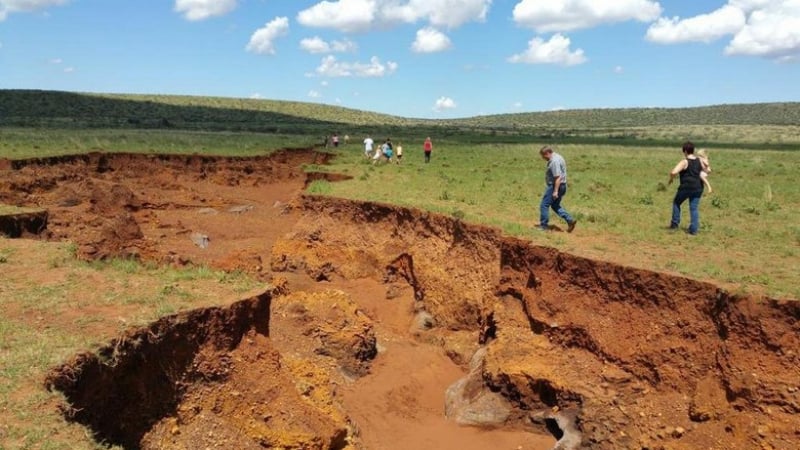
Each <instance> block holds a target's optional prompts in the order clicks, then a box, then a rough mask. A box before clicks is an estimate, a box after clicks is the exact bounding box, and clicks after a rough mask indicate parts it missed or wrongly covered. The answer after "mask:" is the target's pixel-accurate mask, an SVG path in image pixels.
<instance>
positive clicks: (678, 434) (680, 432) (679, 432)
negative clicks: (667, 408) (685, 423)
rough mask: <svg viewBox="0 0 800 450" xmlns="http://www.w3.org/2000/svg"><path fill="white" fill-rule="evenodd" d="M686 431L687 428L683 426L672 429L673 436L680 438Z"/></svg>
mask: <svg viewBox="0 0 800 450" xmlns="http://www.w3.org/2000/svg"><path fill="white" fill-rule="evenodd" d="M685 433H686V430H685V429H684V428H683V427H677V428H675V429H674V430H673V431H672V437H675V438H679V437H681V436H683V435H684V434H685Z"/></svg>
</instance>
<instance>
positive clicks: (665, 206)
mask: <svg viewBox="0 0 800 450" xmlns="http://www.w3.org/2000/svg"><path fill="white" fill-rule="evenodd" d="M421 145H422V141H421V139H417V141H416V142H415V141H408V140H407V141H406V145H405V146H404V150H405V152H404V153H405V154H406V156H405V158H404V160H403V163H402V164H401V165H399V166H397V165H378V166H373V165H372V164H370V163H369V162H368V161H366V160H365V159H364V158H363V156H361V154H360V152H359V151H357V150H356V149H348V150H343V151H340V152H339V153H340V154H341V157H340V158H337V159H336V160H334V162H333V164H332V165H331V166H328V167H318V168H315V169H318V170H326V171H333V172H341V173H346V174H348V175H351V176H352V177H353V179H352V180H350V181H346V182H339V183H329V182H325V181H317V182H315V183H314V184H312V185H311V186H310V188H309V190H310V191H311V192H314V193H319V194H324V195H333V196H338V197H346V198H354V199H360V200H369V201H379V202H387V203H396V204H400V205H404V206H413V207H419V208H424V209H428V210H433V211H437V212H441V213H443V214H447V215H451V216H453V217H457V218H463V219H464V220H466V221H469V222H476V223H483V224H487V225H491V226H494V227H498V228H500V229H502V230H503V231H504V232H506V233H508V234H511V235H515V236H521V237H525V238H528V239H531V240H533V241H534V242H536V243H540V244H543V245H550V246H554V247H557V248H559V249H562V250H565V251H568V252H573V253H576V254H579V255H583V256H587V257H592V258H598V259H602V260H610V261H614V262H617V263H621V264H624V265H630V266H634V267H640V268H645V269H652V270H657V271H667V272H672V273H680V274H683V275H686V276H690V277H692V278H697V279H702V280H708V281H713V282H716V283H719V284H722V285H724V286H726V287H727V288H729V289H732V290H734V291H737V292H752V293H762V294H764V293H766V294H768V295H771V296H778V297H792V298H800V285H798V283H797V281H798V279H797V267H798V265H797V262H798V260H799V259H798V258H799V257H800V189H798V187H797V185H796V182H795V174H796V173H798V171H800V152H778V151H747V150H731V149H717V150H713V151H712V152H711V160H712V166H713V169H714V172H713V174H712V175H711V177H710V180H711V182H712V186H713V187H714V192H713V193H712V194H706V195H705V196H704V197H703V199H702V201H701V205H700V211H701V223H702V225H701V229H700V235H698V236H695V237H691V236H688V235H686V234H685V233H683V232H679V233H675V232H669V231H668V230H666V227H667V225H668V224H669V220H670V214H671V202H672V198H673V196H674V194H675V190H676V186H675V185H672V186H667V181H668V175H667V174H668V172H669V171H670V170H671V169H672V167H674V165H675V164H676V163H677V162H678V161H679V160H680V159H681V157H682V153H681V151H680V148H679V146H678V144H676V145H675V147H673V148H631V147H613V146H602V147H599V146H587V145H564V146H557V147H556V151H558V152H560V153H561V154H562V155H564V156H565V158H566V159H567V162H568V168H569V192H568V194H567V196H566V198H565V200H564V205H565V206H566V207H567V209H568V210H569V211H570V212H571V213H573V215H575V216H576V217H577V218H578V220H579V225H578V227H577V230H576V232H575V233H573V234H566V233H544V234H543V233H540V232H536V231H534V230H533V228H534V226H535V224H536V223H537V222H538V216H539V213H538V204H539V199H540V196H541V193H542V191H543V188H544V186H543V185H544V181H543V180H544V175H543V173H544V162H543V161H542V160H541V159H540V158H539V156H538V153H537V151H538V149H539V148H540V147H541V143H537V142H531V143H530V144H526V145H469V144H462V145H459V144H456V143H448V142H444V143H435V150H434V153H433V158H432V162H431V163H430V164H424V163H423V158H422V151H421ZM687 208H688V205H684V215H683V219H684V223H683V227H684V228H685V226H687V225H688V210H687ZM558 222H559V219H558V218H551V223H552V224H558V225H562V226H563V223H562V224H559V223H558Z"/></svg>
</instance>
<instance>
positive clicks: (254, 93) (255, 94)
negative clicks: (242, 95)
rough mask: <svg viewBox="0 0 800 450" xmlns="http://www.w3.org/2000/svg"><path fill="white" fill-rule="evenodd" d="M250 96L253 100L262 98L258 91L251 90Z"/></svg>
mask: <svg viewBox="0 0 800 450" xmlns="http://www.w3.org/2000/svg"><path fill="white" fill-rule="evenodd" d="M250 98H252V99H253V100H261V99H262V98H264V96H263V95H261V94H260V93H258V92H253V93H252V94H250Z"/></svg>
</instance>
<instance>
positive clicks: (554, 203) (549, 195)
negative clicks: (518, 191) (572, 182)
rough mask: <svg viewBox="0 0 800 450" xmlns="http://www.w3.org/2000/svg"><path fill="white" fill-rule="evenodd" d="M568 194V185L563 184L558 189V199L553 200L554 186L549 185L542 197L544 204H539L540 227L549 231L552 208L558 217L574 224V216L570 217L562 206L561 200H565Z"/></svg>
mask: <svg viewBox="0 0 800 450" xmlns="http://www.w3.org/2000/svg"><path fill="white" fill-rule="evenodd" d="M566 193H567V185H566V184H562V185H561V186H559V187H558V198H557V199H553V185H549V186H547V189H545V191H544V195H542V202H541V203H540V204H539V226H540V227H542V229H543V230H546V229H548V226H549V225H548V224H549V222H550V208H553V211H555V213H556V214H557V215H558V217H561V218H562V219H564V220H566V221H567V223H570V222H572V216H570V215H569V213H568V212H567V210H566V209H564V208H563V207H562V206H561V199H563V198H564V195H566Z"/></svg>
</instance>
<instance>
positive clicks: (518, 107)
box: [511, 102, 522, 109]
mask: <svg viewBox="0 0 800 450" xmlns="http://www.w3.org/2000/svg"><path fill="white" fill-rule="evenodd" d="M511 107H512V108H514V109H522V102H514V103H513V104H512V105H511Z"/></svg>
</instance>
